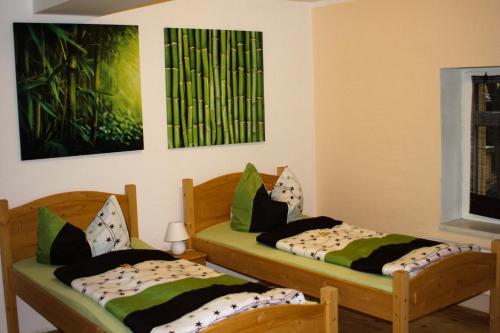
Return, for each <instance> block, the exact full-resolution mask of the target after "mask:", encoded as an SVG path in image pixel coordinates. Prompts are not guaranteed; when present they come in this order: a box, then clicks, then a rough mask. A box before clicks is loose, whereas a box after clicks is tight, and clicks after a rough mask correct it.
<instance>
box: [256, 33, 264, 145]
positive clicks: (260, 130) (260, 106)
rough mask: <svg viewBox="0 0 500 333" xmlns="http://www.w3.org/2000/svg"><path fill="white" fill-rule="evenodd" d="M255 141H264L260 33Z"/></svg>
mask: <svg viewBox="0 0 500 333" xmlns="http://www.w3.org/2000/svg"><path fill="white" fill-rule="evenodd" d="M257 121H258V132H257V141H264V140H265V139H266V137H265V136H266V134H265V128H264V57H263V52H262V32H258V33H257Z"/></svg>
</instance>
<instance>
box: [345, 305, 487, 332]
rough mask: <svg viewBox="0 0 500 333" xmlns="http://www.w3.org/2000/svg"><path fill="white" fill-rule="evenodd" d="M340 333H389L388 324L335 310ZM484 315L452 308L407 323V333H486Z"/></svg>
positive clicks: (456, 307)
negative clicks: (408, 329) (408, 326)
mask: <svg viewBox="0 0 500 333" xmlns="http://www.w3.org/2000/svg"><path fill="white" fill-rule="evenodd" d="M339 322H340V333H357V332H362V333H386V332H387V333H390V332H392V329H391V324H390V323H389V322H386V321H383V320H380V319H376V318H373V317H370V316H365V315H363V314H360V313H358V312H354V311H350V310H346V309H344V308H340V309H339ZM488 322H489V318H488V314H487V313H484V312H479V311H475V310H471V309H468V308H464V307H461V306H452V307H449V308H447V309H444V310H441V311H438V312H436V313H433V314H431V315H429V316H426V317H423V318H420V319H418V320H415V321H413V322H411V324H410V332H411V333H441V332H445V333H487V332H488V328H489V326H488Z"/></svg>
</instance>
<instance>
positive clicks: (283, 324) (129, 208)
mask: <svg viewBox="0 0 500 333" xmlns="http://www.w3.org/2000/svg"><path fill="white" fill-rule="evenodd" d="M110 194H111V193H104V192H90V191H82V192H67V193H60V194H55V195H52V196H48V197H45V198H41V199H38V200H35V201H32V202H29V203H27V204H24V205H21V206H19V207H16V208H12V209H9V207H8V202H7V200H0V245H1V258H2V274H3V285H4V286H3V287H4V297H5V307H6V312H7V326H8V331H9V332H10V333H17V332H19V326H18V316H17V306H16V296H18V297H20V298H21V299H23V300H24V301H25V302H26V303H28V304H29V305H30V306H32V307H33V308H34V309H35V310H36V311H38V312H39V313H40V314H41V315H42V316H43V317H45V318H46V319H47V320H48V321H50V322H51V323H52V324H53V325H54V326H56V327H57V328H58V330H59V331H63V332H104V331H105V330H104V329H103V328H101V327H99V326H98V325H96V324H95V323H93V322H92V321H90V320H88V319H86V318H85V317H84V316H82V315H81V314H79V313H78V312H77V311H75V310H74V309H73V308H70V307H68V306H67V305H66V304H65V303H63V302H62V301H61V300H59V299H57V298H56V297H55V296H53V295H52V294H50V293H48V292H47V291H46V290H44V289H43V288H41V287H39V286H38V285H37V284H35V283H34V282H32V280H30V279H29V278H27V277H26V276H24V275H22V274H20V273H19V272H18V271H16V270H15V269H14V268H13V267H12V265H13V264H14V263H15V262H17V261H19V260H22V259H25V258H29V257H33V256H34V255H35V252H36V247H37V236H36V233H37V223H38V208H39V207H41V206H46V207H48V208H49V209H51V210H53V211H54V212H56V213H57V214H59V215H60V216H62V217H64V218H65V219H66V220H68V221H69V222H71V223H72V224H74V225H76V226H78V227H80V228H82V229H84V228H86V227H87V225H88V224H89V223H90V221H92V219H93V218H94V216H95V214H96V213H97V212H98V211H99V209H100V208H101V207H102V205H103V204H104V202H105V201H106V199H107V198H108V197H109V195H110ZM115 195H116V197H117V199H118V202H119V203H120V206H121V208H122V210H123V214H124V216H125V220H126V222H127V226H128V228H129V233H130V236H131V237H137V236H138V225H137V224H138V221H137V203H136V190H135V185H126V186H125V194H115ZM336 292H337V291H336V290H335V289H334V288H324V289H323V290H322V292H321V304H305V305H278V306H273V307H267V308H261V309H256V310H254V311H249V312H245V313H242V314H240V315H238V316H235V317H232V318H230V319H228V320H225V321H222V322H220V323H218V324H216V325H214V326H211V327H209V328H207V329H206V330H205V332H218V333H219V332H275V333H278V332H287V333H288V332H303V333H305V332H308V333H309V332H320V331H321V332H323V331H324V332H329V333H336V332H337V322H336V318H337V303H336V301H337V297H336ZM82 297H84V296H82Z"/></svg>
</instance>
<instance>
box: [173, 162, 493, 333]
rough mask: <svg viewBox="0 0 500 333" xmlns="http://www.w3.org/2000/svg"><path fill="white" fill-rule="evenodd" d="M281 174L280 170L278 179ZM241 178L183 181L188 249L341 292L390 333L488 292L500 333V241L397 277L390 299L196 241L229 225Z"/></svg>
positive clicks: (345, 302)
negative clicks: (214, 228) (217, 227)
mask: <svg viewBox="0 0 500 333" xmlns="http://www.w3.org/2000/svg"><path fill="white" fill-rule="evenodd" d="M282 170H283V168H278V169H277V174H278V175H279V174H280V173H281V172H282ZM240 176H241V173H233V174H228V175H224V176H220V177H217V178H214V179H212V180H209V181H207V182H205V183H202V184H199V185H196V186H193V180H192V179H184V180H183V183H182V185H183V194H184V219H185V223H186V227H187V229H188V233H189V235H190V237H191V239H190V245H191V247H193V248H194V249H196V250H199V251H203V252H205V253H207V260H208V261H210V262H212V263H215V264H217V265H220V266H223V267H226V268H229V269H231V270H234V271H237V272H240V273H243V274H245V275H248V276H251V277H254V278H256V279H259V280H264V281H268V282H271V283H274V284H277V285H281V286H286V287H290V288H296V289H300V290H302V291H303V292H305V293H306V294H309V295H312V296H316V297H317V296H318V294H319V291H320V288H322V287H324V286H334V287H336V288H338V291H339V305H341V306H345V307H347V308H350V309H354V310H356V311H359V312H363V313H366V314H369V315H372V316H374V317H378V318H381V319H385V320H388V321H392V327H393V328H392V331H393V332H394V333H407V332H408V331H409V321H411V320H414V319H417V318H419V317H422V316H424V315H426V314H429V313H431V312H434V311H436V310H439V309H442V308H444V307H447V306H449V305H452V304H456V303H458V302H461V301H463V300H466V299H468V298H471V297H473V296H476V295H478V294H480V293H482V292H484V291H487V290H490V292H491V294H490V295H491V296H490V333H498V332H500V240H494V241H493V242H492V246H491V250H492V253H477V252H469V253H461V254H458V255H453V256H449V257H446V258H443V259H442V260H439V261H438V262H436V263H435V264H432V265H431V266H430V267H428V268H427V269H425V270H424V271H422V272H421V273H419V274H418V275H417V276H415V277H414V278H411V279H410V277H409V275H408V273H406V272H404V271H398V272H396V273H395V274H394V276H393V288H392V290H393V291H392V293H390V292H386V291H383V290H380V289H375V288H370V287H367V286H363V285H360V284H357V283H354V282H350V281H347V280H342V279H339V278H334V277H331V276H327V275H323V274H319V273H315V272H311V271H308V270H304V269H300V268H297V267H294V266H293V265H289V264H283V263H280V262H277V261H274V260H271V259H268V258H262V257H258V256H255V255H253V254H251V253H248V252H244V251H240V250H235V249H232V248H231V249H230V248H227V247H225V246H221V245H218V244H214V243H212V242H210V241H205V240H202V239H200V238H197V237H196V234H197V233H198V232H199V231H201V230H203V229H205V228H208V227H210V226H212V225H215V224H217V223H220V222H226V221H228V220H229V218H230V210H231V203H232V199H233V193H234V190H235V188H236V185H237V184H238V181H239V179H240ZM261 176H262V179H263V181H264V184H265V186H266V188H267V189H268V190H270V189H272V187H273V185H274V183H275V182H276V179H277V177H278V176H276V175H268V174H261Z"/></svg>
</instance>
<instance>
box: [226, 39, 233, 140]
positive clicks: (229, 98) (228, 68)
mask: <svg viewBox="0 0 500 333" xmlns="http://www.w3.org/2000/svg"><path fill="white" fill-rule="evenodd" d="M226 78H227V82H226V85H227V94H226V96H227V121H228V125H229V143H234V128H233V97H232V96H233V90H232V88H231V86H232V82H231V32H230V31H228V32H227V37H226Z"/></svg>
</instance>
